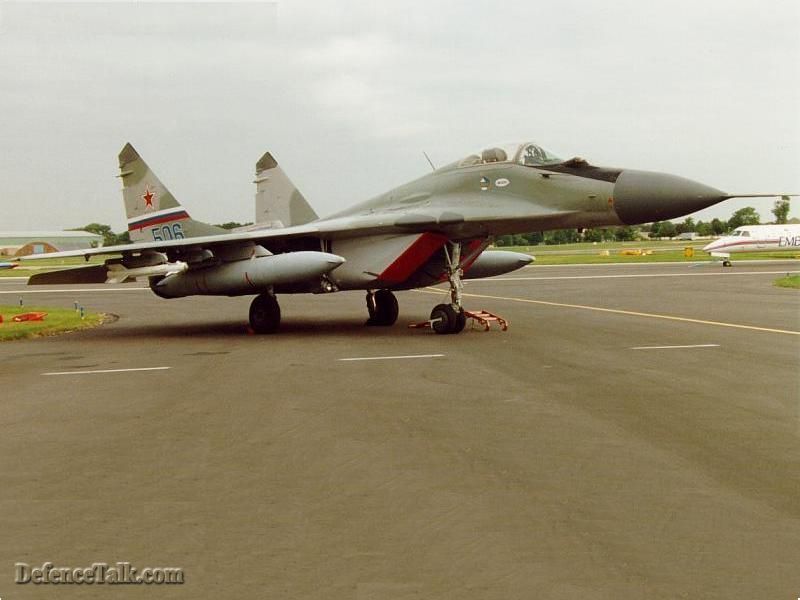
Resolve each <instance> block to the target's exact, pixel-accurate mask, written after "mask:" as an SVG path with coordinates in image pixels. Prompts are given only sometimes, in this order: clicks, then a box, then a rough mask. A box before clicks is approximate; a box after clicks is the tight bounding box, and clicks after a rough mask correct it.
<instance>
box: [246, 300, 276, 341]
mask: <svg viewBox="0 0 800 600" xmlns="http://www.w3.org/2000/svg"><path fill="white" fill-rule="evenodd" d="M280 324H281V307H280V306H279V305H278V300H277V298H275V295H274V294H271V293H266V294H259V295H258V296H256V297H255V298H254V299H253V302H252V303H251V304H250V328H251V329H252V330H253V331H254V332H255V333H275V332H276V331H277V330H278V326H279V325H280Z"/></svg>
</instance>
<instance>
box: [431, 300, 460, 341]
mask: <svg viewBox="0 0 800 600" xmlns="http://www.w3.org/2000/svg"><path fill="white" fill-rule="evenodd" d="M456 319H457V316H456V311H454V310H453V307H452V306H450V305H449V304H437V305H436V306H434V307H433V310H432V311H431V327H432V328H433V330H434V331H435V332H436V333H439V334H445V333H450V332H451V331H453V328H454V325H455V322H456Z"/></svg>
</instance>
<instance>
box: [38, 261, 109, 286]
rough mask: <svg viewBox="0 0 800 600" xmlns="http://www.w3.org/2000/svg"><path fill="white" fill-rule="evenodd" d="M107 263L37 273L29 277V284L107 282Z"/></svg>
mask: <svg viewBox="0 0 800 600" xmlns="http://www.w3.org/2000/svg"><path fill="white" fill-rule="evenodd" d="M106 271H107V268H106V266H105V265H90V266H88V267H77V268H75V269H62V270H60V271H50V272H49V273H36V274H35V275H31V276H30V278H29V279H28V285H60V284H69V283H84V284H85V283H105V282H106Z"/></svg>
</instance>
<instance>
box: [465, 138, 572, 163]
mask: <svg viewBox="0 0 800 600" xmlns="http://www.w3.org/2000/svg"><path fill="white" fill-rule="evenodd" d="M502 162H516V163H518V164H521V165H526V166H530V167H541V166H546V165H557V164H560V163H563V162H564V160H563V159H561V158H559V157H558V156H556V155H555V154H552V153H551V152H548V151H547V150H545V149H544V148H542V147H541V146H539V145H538V144H534V143H531V142H525V143H524V144H520V143H511V144H498V145H496V146H492V147H490V148H486V149H485V150H483V151H482V152H481V153H480V154H470V155H469V156H467V157H466V158H465V159H463V160H461V161H459V163H458V166H459V167H471V166H473V165H484V164H489V163H502Z"/></svg>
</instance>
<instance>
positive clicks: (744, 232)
mask: <svg viewBox="0 0 800 600" xmlns="http://www.w3.org/2000/svg"><path fill="white" fill-rule="evenodd" d="M731 235H732V236H733V237H750V232H749V231H747V230H746V229H742V228H741V227H737V228H736V229H734V230H733V233H732V234H731Z"/></svg>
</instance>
